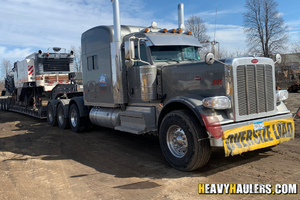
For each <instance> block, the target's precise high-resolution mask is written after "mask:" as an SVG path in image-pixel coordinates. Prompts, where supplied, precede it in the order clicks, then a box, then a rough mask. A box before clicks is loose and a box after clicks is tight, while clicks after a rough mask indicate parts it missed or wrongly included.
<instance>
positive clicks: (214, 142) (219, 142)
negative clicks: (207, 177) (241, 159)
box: [210, 113, 293, 147]
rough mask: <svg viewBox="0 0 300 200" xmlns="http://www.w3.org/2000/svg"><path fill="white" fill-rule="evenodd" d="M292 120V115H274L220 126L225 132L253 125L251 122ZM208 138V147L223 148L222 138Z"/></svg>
mask: <svg viewBox="0 0 300 200" xmlns="http://www.w3.org/2000/svg"><path fill="white" fill-rule="evenodd" d="M289 118H293V114H292V113H288V114H284V115H276V116H272V117H266V118H260V119H254V120H249V121H244V122H237V123H231V124H224V125H222V129H223V131H227V130H230V129H234V128H238V127H242V126H247V125H250V124H253V122H258V121H264V122H265V121H271V120H279V119H289ZM211 137H212V138H210V146H212V147H223V138H222V137H221V138H219V139H215V138H213V136H211Z"/></svg>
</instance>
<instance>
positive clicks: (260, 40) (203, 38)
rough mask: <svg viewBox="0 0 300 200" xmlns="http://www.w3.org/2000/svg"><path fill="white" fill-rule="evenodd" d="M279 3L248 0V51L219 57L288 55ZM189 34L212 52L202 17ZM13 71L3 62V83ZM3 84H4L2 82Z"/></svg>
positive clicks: (297, 49) (296, 47) (77, 54)
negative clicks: (285, 53)
mask: <svg viewBox="0 0 300 200" xmlns="http://www.w3.org/2000/svg"><path fill="white" fill-rule="evenodd" d="M277 7H278V3H277V2H276V0H246V4H245V8H246V11H245V12H244V13H243V22H244V33H245V34H246V38H247V40H246V43H247V45H248V49H245V50H242V49H238V48H237V49H235V50H233V51H228V50H225V49H221V50H220V51H219V52H218V54H217V55H215V56H216V57H217V58H226V57H238V56H247V55H256V56H264V57H271V55H272V54H276V53H284V52H285V51H286V50H287V47H288V32H287V30H288V26H287V25H286V24H285V23H284V20H283V18H282V15H281V14H280V12H279V11H278V9H277ZM185 26H186V29H187V31H191V32H192V34H193V36H194V37H196V38H197V39H198V40H199V42H200V43H201V44H202V46H203V47H202V48H201V50H200V54H201V57H202V58H204V55H205V54H206V53H208V52H210V51H211V49H210V47H211V45H210V42H211V41H210V40H211V37H210V36H208V35H207V25H206V23H205V22H204V21H203V20H202V18H201V17H200V16H196V15H192V16H190V17H189V18H188V20H187V22H186V23H185ZM290 47H291V48H290V51H291V52H293V53H299V54H300V43H299V42H293V43H292V44H291V45H290ZM70 50H72V51H73V52H74V70H75V71H77V72H78V71H82V63H81V47H80V46H79V47H75V46H71V47H70ZM11 68H12V63H11V62H10V61H9V60H6V59H3V60H2V62H1V69H0V72H1V74H2V78H1V80H3V77H5V76H6V74H7V73H9V71H10V70H11ZM0 84H1V83H0Z"/></svg>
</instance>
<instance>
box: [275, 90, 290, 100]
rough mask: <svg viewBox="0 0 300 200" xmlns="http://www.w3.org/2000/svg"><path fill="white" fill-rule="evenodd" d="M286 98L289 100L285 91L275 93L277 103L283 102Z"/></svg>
mask: <svg viewBox="0 0 300 200" xmlns="http://www.w3.org/2000/svg"><path fill="white" fill-rule="evenodd" d="M287 98H289V92H288V91H287V90H277V91H276V100H277V102H279V101H284V100H286V99H287Z"/></svg>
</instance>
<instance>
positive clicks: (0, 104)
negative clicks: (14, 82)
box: [0, 100, 3, 111]
mask: <svg viewBox="0 0 300 200" xmlns="http://www.w3.org/2000/svg"><path fill="white" fill-rule="evenodd" d="M2 104H3V102H2V100H0V111H1V110H3V108H2Z"/></svg>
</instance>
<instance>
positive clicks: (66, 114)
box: [56, 99, 71, 118]
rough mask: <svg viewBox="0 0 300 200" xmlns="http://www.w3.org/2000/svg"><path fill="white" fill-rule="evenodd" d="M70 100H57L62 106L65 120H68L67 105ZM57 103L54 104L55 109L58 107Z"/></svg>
mask: <svg viewBox="0 0 300 200" xmlns="http://www.w3.org/2000/svg"><path fill="white" fill-rule="evenodd" d="M70 101H71V99H59V101H58V103H61V104H62V105H63V109H64V113H65V118H69V103H70ZM58 103H57V104H56V107H57V106H58Z"/></svg>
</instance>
